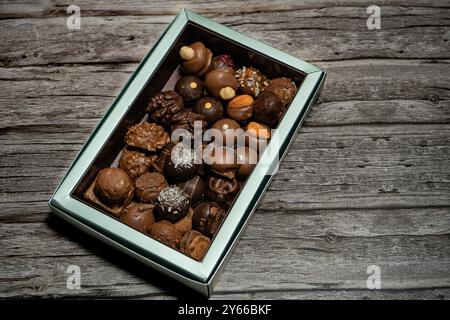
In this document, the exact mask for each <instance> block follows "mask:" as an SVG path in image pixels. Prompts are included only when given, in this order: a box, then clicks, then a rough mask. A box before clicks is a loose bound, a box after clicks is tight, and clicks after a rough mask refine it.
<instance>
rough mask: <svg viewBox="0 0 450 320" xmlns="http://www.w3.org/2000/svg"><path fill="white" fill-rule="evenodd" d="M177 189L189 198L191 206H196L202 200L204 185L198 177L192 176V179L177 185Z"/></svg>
mask: <svg viewBox="0 0 450 320" xmlns="http://www.w3.org/2000/svg"><path fill="white" fill-rule="evenodd" d="M178 187H179V188H180V189H181V190H182V191H184V192H185V193H187V194H188V195H189V196H190V198H191V203H192V205H196V204H197V203H199V202H200V201H201V200H202V199H203V196H204V192H205V184H204V183H203V180H202V178H200V177H199V176H194V177H193V178H192V179H189V180H188V181H185V182H183V183H181V184H179V185H178Z"/></svg>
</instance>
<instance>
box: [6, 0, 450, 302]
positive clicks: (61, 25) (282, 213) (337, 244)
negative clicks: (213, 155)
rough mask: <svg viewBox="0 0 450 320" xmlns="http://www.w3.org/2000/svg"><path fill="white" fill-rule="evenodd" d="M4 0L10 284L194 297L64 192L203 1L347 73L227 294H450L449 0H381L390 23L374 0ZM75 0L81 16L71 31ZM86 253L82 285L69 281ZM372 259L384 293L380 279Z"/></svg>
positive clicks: (222, 17) (332, 79)
mask: <svg viewBox="0 0 450 320" xmlns="http://www.w3.org/2000/svg"><path fill="white" fill-rule="evenodd" d="M1 2H2V3H1V4H0V19H1V20H0V30H1V33H0V43H1V44H0V92H1V95H0V101H1V102H0V145H1V147H0V155H1V157H0V223H1V224H0V239H1V242H0V248H1V250H0V297H58V298H60V297H61V298H72V297H77V298H78V297H82V298H87V297H94V298H103V297H127V298H173V297H177V296H183V295H184V294H185V293H184V290H183V289H182V288H180V287H179V286H177V285H175V284H174V283H173V282H171V281H167V280H166V279H161V277H160V276H159V275H158V274H156V273H155V272H152V271H149V270H148V269H146V268H144V267H142V266H141V265H139V264H138V263H135V262H133V261H132V260H130V259H129V258H127V257H124V256H123V255H120V254H117V253H115V251H113V250H111V249H109V248H108V247H106V246H104V245H101V244H99V243H98V242H97V241H94V240H92V239H90V238H88V237H87V236H85V235H84V234H81V233H79V232H78V231H76V230H74V229H72V228H71V227H69V226H67V225H66V224H64V223H63V222H61V221H59V220H58V219H57V218H55V217H53V216H51V215H50V210H49V208H48V206H47V201H48V199H49V197H50V195H51V193H52V191H53V190H54V189H55V187H56V185H57V183H58V182H59V180H60V179H61V178H62V176H63V175H64V172H65V170H66V168H67V167H68V166H69V164H70V163H71V160H72V159H73V158H74V157H75V156H76V154H77V151H78V150H79V149H80V147H81V146H82V144H83V142H84V141H85V140H86V138H87V137H88V135H89V133H90V132H91V130H92V129H93V128H94V126H95V125H96V123H97V122H98V121H99V119H100V118H101V116H102V114H103V112H104V111H105V110H106V108H107V106H108V105H109V104H110V103H111V102H112V100H113V98H114V96H115V95H116V94H117V92H118V91H119V90H120V87H121V85H122V84H123V83H124V82H125V80H126V79H127V78H128V76H129V75H130V73H131V72H132V71H133V70H134V69H135V68H136V65H137V63H138V62H139V61H140V59H141V58H142V57H143V56H144V54H145V53H146V51H147V50H148V49H149V48H150V47H151V46H152V45H153V43H155V41H156V40H157V38H158V37H159V36H160V35H161V33H162V31H163V30H164V28H165V27H166V26H167V24H168V23H169V22H170V21H171V20H172V19H173V18H174V15H175V14H176V13H177V12H178V10H179V9H181V8H185V7H186V8H190V9H192V10H194V11H197V12H199V13H201V14H203V15H205V16H207V17H210V18H212V19H214V20H216V21H218V22H220V23H223V24H225V25H227V26H230V27H232V28H234V29H235V30H238V31H240V32H243V33H245V34H247V35H249V36H251V37H254V38H256V39H259V40H261V41H263V42H265V43H268V44H270V45H272V46H274V47H276V48H279V49H281V50H284V51H287V52H289V53H291V54H293V55H295V56H297V57H300V58H302V59H304V60H307V61H310V62H312V63H315V64H317V65H318V66H320V67H323V68H324V69H326V70H327V71H328V72H329V74H328V79H327V82H326V85H325V88H324V90H323V93H322V95H321V98H320V100H319V102H318V103H317V104H316V105H315V107H314V108H313V109H312V112H311V114H310V116H309V117H308V120H307V121H306V123H305V125H304V127H303V128H302V130H301V131H300V133H299V135H298V136H297V138H296V140H295V142H294V143H293V145H292V148H291V150H290V152H289V154H288V155H287V157H286V159H285V161H284V162H283V164H282V166H281V168H280V170H279V172H278V174H277V175H276V177H275V179H274V181H273V183H272V184H271V186H270V188H269V190H268V191H267V193H266V195H265V196H264V199H263V201H262V204H261V205H260V207H259V209H258V210H257V212H256V214H255V216H254V218H253V220H252V222H251V223H250V225H249V227H248V228H247V230H246V231H245V233H244V235H243V238H242V240H241V241H240V243H239V244H238V246H237V248H236V250H235V251H234V254H233V255H232V257H231V259H230V261H229V263H228V265H227V266H226V268H225V271H224V274H223V275H222V277H221V279H220V280H219V282H218V285H217V287H216V291H215V294H214V296H213V298H300V299H310V298H320V299H328V298H342V299H347V298H350V299H360V298H381V299H386V298H395V299H397V298H398V299H410V298H436V299H442V298H449V297H450V91H449V90H450V43H449V40H450V28H449V26H450V19H449V17H450V3H449V2H448V1H447V0H436V1H431V0H430V1H420V0H411V1H397V0H395V1H388V0H386V1H378V3H379V5H380V6H381V29H379V30H377V29H376V30H369V29H368V28H367V24H366V21H367V18H368V17H369V14H368V13H367V12H366V10H367V7H368V6H369V5H371V4H373V3H372V1H363V0H355V1H350V0H344V1H340V0H339V1H338V0H320V1H319V0H306V1H295V0H291V1H286V0H277V1H274V0H264V1H253V2H252V1H246V2H245V4H242V3H241V2H240V1H237V2H232V1H228V0H223V1H214V2H211V3H208V2H207V1H195V2H192V3H190V2H188V1H183V2H177V1H173V2H172V1H166V0H165V1H152V2H148V3H140V1H133V3H129V2H128V1H125V0H124V1H117V2H115V3H114V4H109V3H108V1H95V2H94V1H93V3H92V4H91V3H90V1H85V0H77V1H70V2H68V1H63V0H61V1H58V0H56V1H42V3H40V4H39V3H36V1H29V4H26V2H27V1H21V2H20V4H19V3H14V1H11V2H10V1H6V3H5V1H1ZM73 2H75V3H76V4H77V5H79V6H80V8H81V29H80V30H74V31H71V30H69V29H68V28H67V27H66V20H67V17H68V16H69V15H68V14H67V13H66V9H67V6H68V5H69V3H73ZM94 3H95V4H94ZM70 265H78V266H79V267H80V268H81V289H79V290H70V289H68V288H67V287H66V280H67V277H68V274H67V273H66V270H67V268H68V267H69V266H70ZM371 265H376V266H378V267H379V270H380V276H381V290H368V288H367V285H366V281H367V279H368V277H369V274H368V273H367V271H368V269H367V268H368V267H369V266H371ZM369 271H370V270H369Z"/></svg>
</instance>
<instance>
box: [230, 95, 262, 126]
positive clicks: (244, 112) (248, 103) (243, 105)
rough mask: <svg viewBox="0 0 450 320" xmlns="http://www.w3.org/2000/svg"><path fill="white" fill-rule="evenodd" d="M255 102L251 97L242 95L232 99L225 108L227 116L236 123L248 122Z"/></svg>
mask: <svg viewBox="0 0 450 320" xmlns="http://www.w3.org/2000/svg"><path fill="white" fill-rule="evenodd" d="M254 103H255V100H254V99H253V97H252V96H251V95H248V94H242V95H239V96H236V97H234V98H233V99H232V100H231V101H230V102H229V103H228V106H227V116H228V118H230V119H233V120H236V121H237V122H244V121H247V120H249V119H250V118H251V117H252V115H253V104H254Z"/></svg>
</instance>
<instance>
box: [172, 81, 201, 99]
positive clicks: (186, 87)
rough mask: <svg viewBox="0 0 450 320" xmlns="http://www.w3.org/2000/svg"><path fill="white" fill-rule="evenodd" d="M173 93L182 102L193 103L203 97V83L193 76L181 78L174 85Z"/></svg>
mask: <svg viewBox="0 0 450 320" xmlns="http://www.w3.org/2000/svg"><path fill="white" fill-rule="evenodd" d="M175 91H176V92H177V93H178V94H179V95H180V96H181V97H182V98H183V100H184V102H186V103H191V102H194V101H195V100H198V99H200V98H201V97H202V96H203V81H202V80H200V79H199V78H197V77H194V76H184V77H181V78H180V79H179V80H178V81H177V83H176V84H175Z"/></svg>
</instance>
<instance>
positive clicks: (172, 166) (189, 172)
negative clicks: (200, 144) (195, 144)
mask: <svg viewBox="0 0 450 320" xmlns="http://www.w3.org/2000/svg"><path fill="white" fill-rule="evenodd" d="M164 173H165V174H166V175H167V176H168V177H169V179H170V180H172V181H178V182H180V181H186V180H189V179H191V178H192V177H193V176H195V174H196V173H197V164H196V161H195V152H194V151H193V150H192V149H190V148H187V147H184V146H183V144H177V145H176V146H175V147H173V148H172V151H171V153H170V157H169V158H168V159H167V163H166V165H165V167H164Z"/></svg>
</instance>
